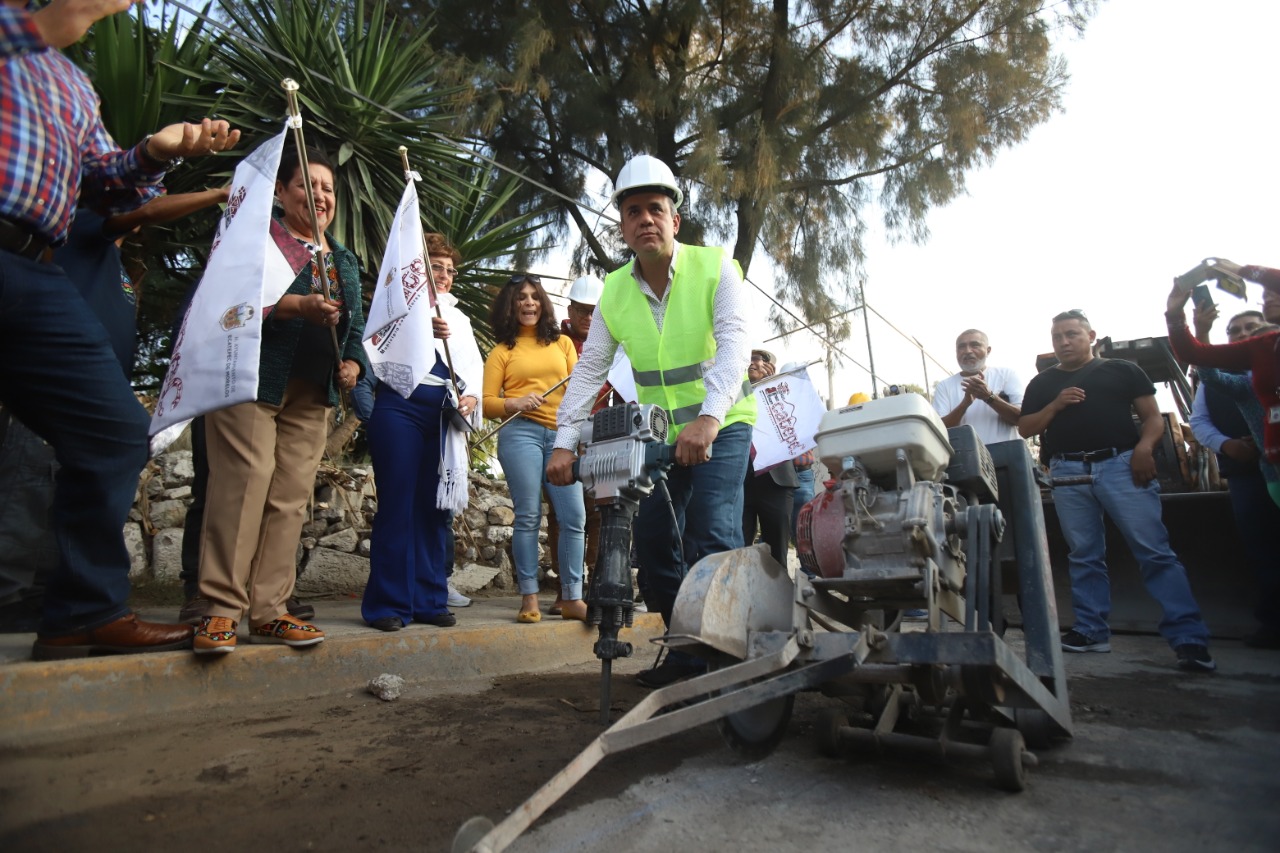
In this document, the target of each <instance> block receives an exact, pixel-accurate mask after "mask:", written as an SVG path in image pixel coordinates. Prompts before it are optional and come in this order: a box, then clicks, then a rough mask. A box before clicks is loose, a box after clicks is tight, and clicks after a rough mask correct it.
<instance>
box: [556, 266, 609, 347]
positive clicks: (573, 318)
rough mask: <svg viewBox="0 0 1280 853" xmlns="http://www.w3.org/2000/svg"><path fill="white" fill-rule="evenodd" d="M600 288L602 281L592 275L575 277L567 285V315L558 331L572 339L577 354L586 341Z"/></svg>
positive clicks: (602, 288)
mask: <svg viewBox="0 0 1280 853" xmlns="http://www.w3.org/2000/svg"><path fill="white" fill-rule="evenodd" d="M602 290H604V282H603V281H601V280H600V279H598V278H596V277H595V276H593V275H584V276H581V277H579V278H575V279H574V280H573V284H571V285H570V286H569V317H568V319H567V320H562V321H561V323H560V331H561V332H563V333H564V334H566V335H568V336H569V340H571V341H573V345H574V346H575V347H577V349H578V355H582V345H583V344H585V343H586V342H587V332H589V331H591V315H592V314H594V313H595V310H596V303H597V302H599V301H600V291H602Z"/></svg>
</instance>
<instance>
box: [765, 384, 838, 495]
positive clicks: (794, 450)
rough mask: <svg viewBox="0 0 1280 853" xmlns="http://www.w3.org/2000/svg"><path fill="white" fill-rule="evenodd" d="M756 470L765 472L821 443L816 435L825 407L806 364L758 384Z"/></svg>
mask: <svg viewBox="0 0 1280 853" xmlns="http://www.w3.org/2000/svg"><path fill="white" fill-rule="evenodd" d="M755 393H756V426H755V431H754V432H753V434H752V442H753V443H754V444H755V448H756V459H755V469H756V471H763V470H765V469H766V468H771V467H773V466H774V465H778V464H781V463H783V462H786V461H787V460H788V459H793V458H795V457H796V456H799V455H800V454H802V453H804V452H805V451H806V450H812V449H813V448H814V447H817V446H818V442H817V439H815V438H814V436H815V435H816V434H817V432H818V424H819V423H820V422H821V420H822V415H823V413H824V412H826V409H825V408H824V407H823V405H822V398H821V397H820V396H818V389H816V388H814V387H813V382H812V381H810V379H809V370H808V368H807V367H803V368H799V369H797V370H795V371H793V372H789V373H779V374H776V375H774V376H770V377H769V378H768V379H766V380H764V381H763V382H761V383H759V384H757V385H756V386H755Z"/></svg>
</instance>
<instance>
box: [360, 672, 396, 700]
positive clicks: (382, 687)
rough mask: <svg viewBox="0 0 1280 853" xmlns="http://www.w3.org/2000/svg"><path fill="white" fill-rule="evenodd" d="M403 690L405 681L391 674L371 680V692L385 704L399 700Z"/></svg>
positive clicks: (386, 673) (387, 673) (385, 673)
mask: <svg viewBox="0 0 1280 853" xmlns="http://www.w3.org/2000/svg"><path fill="white" fill-rule="evenodd" d="M403 688H404V679H403V678H401V677H400V676H398V675H392V674H391V673H389V672H384V673H382V675H379V676H378V677H377V678H371V679H369V692H370V693H372V694H373V695H374V696H377V697H378V698H379V699H381V700H382V701H383V702H392V701H394V700H396V699H399V698H400V691H401V690H402V689H403Z"/></svg>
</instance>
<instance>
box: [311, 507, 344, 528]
mask: <svg viewBox="0 0 1280 853" xmlns="http://www.w3.org/2000/svg"><path fill="white" fill-rule="evenodd" d="M345 515H346V513H344V512H343V511H342V510H341V509H339V508H337V507H331V506H321V505H320V504H316V508H315V511H314V512H312V513H311V517H312V518H313V519H318V520H321V521H324V522H325V523H326V525H327V524H328V523H329V522H333V521H342V519H343V518H344V517H345Z"/></svg>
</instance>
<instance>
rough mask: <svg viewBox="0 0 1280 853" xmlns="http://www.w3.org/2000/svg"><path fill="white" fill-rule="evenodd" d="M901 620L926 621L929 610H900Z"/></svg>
mask: <svg viewBox="0 0 1280 853" xmlns="http://www.w3.org/2000/svg"><path fill="white" fill-rule="evenodd" d="M902 621H903V622H928V621H929V611H928V610H924V609H917V610H904V611H902Z"/></svg>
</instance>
